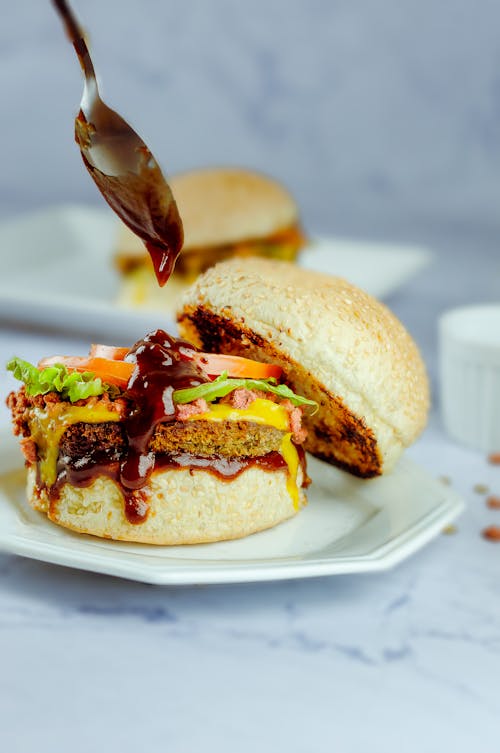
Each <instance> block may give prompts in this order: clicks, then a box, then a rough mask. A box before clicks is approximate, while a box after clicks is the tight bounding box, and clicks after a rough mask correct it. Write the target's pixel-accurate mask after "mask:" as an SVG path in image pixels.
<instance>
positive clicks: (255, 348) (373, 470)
mask: <svg viewBox="0 0 500 753" xmlns="http://www.w3.org/2000/svg"><path fill="white" fill-rule="evenodd" d="M177 319H178V325H179V330H180V333H181V335H182V336H183V337H185V338H186V339H188V340H189V341H190V342H192V343H194V344H195V345H196V346H197V347H199V348H202V349H203V350H204V351H208V352H217V353H225V354H231V355H236V356H238V355H243V354H245V355H246V356H247V357H249V358H253V359H256V360H258V361H260V362H265V363H272V364H275V365H278V366H280V367H281V368H282V379H283V380H284V382H285V383H286V384H287V385H288V386H289V387H290V388H291V389H292V390H295V391H298V392H299V393H300V394H301V395H304V396H305V397H307V398H309V399H310V400H313V401H314V402H315V403H317V405H318V410H317V411H316V412H315V413H314V415H312V414H311V415H307V416H305V417H304V425H305V428H306V430H307V437H306V438H305V442H304V447H305V449H306V450H308V451H309V452H310V453H312V454H313V455H316V456H317V457H319V458H321V459H323V460H326V461H327V462H329V463H332V464H334V465H337V466H339V467H340V468H343V469H345V470H347V471H349V472H351V473H353V474H355V475H357V476H360V477H363V478H370V477H373V476H378V475H380V474H382V473H385V472H386V471H389V470H390V469H391V468H392V467H393V466H394V464H395V462H396V461H397V459H398V458H399V456H400V455H401V453H402V452H403V450H404V448H405V447H407V446H408V445H410V444H411V443H412V442H413V441H414V440H415V439H416V437H417V436H418V435H419V433H420V432H421V431H422V429H423V428H424V426H425V423H426V420H427V413H428V408H429V385H428V380H427V375H426V370H425V366H424V364H423V361H422V358H421V356H420V353H419V351H418V348H417V346H416V344H415V342H414V341H413V339H412V337H411V336H410V334H409V333H408V332H407V331H406V329H405V328H404V326H403V325H402V324H401V322H400V321H399V320H398V319H397V318H396V317H395V316H394V314H392V313H391V312H390V311H389V310H388V309H387V308H386V307H385V306H384V305H383V304H382V303H380V302H379V301H378V300H375V299H374V298H372V297H371V296H370V295H368V294H367V293H365V292H363V291H362V290H359V289H358V288H356V287H354V286H353V285H351V284H350V283H348V282H346V281H345V280H343V279H340V278H337V277H331V276H328V275H324V274H319V273H317V272H312V271H307V270H304V269H301V268H299V267H297V266H296V265H294V264H287V263H284V262H279V261H273V260H269V259H256V258H253V259H244V260H241V259H232V260H228V261H225V262H222V263H220V264H218V265H216V266H215V267H213V268H212V269H209V270H207V271H206V272H205V273H204V274H203V275H202V276H201V277H200V278H199V279H198V280H197V282H196V283H195V284H194V285H193V287H192V288H191V289H190V290H189V291H188V292H187V293H186V294H185V296H184V297H183V300H182V304H181V306H180V307H179V310H178V313H177Z"/></svg>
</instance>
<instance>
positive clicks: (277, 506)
mask: <svg viewBox="0 0 500 753" xmlns="http://www.w3.org/2000/svg"><path fill="white" fill-rule="evenodd" d="M287 478H288V474H287V472H286V470H285V469H280V470H276V471H265V470H262V469H261V468H258V467H250V468H247V469H246V470H245V471H243V472H242V473H240V474H239V475H238V476H236V478H234V479H232V480H230V481H223V480H221V479H219V478H217V477H216V476H214V475H213V474H211V473H209V472H207V471H203V470H197V469H194V470H190V469H180V470H166V471H158V472H156V473H153V475H152V476H151V478H150V480H149V482H148V484H147V485H146V486H145V487H144V489H143V490H142V491H143V493H144V495H145V497H146V499H147V501H148V504H149V513H148V516H147V518H146V520H145V521H144V522H143V523H139V524H132V523H129V521H128V520H127V518H126V516H125V512H124V509H125V506H124V500H123V496H122V493H121V491H120V489H119V487H118V486H117V485H116V484H115V483H114V482H113V481H112V480H111V479H109V478H108V477H107V476H98V477H97V478H96V480H95V481H94V482H93V483H92V484H91V485H90V486H88V487H86V488H80V487H75V486H71V485H70V484H65V485H64V486H63V487H62V489H61V492H60V495H59V498H58V499H55V500H50V499H49V497H48V494H47V492H46V490H43V489H39V488H38V487H37V484H36V469H35V467H34V466H32V467H30V468H29V470H28V481H27V496H28V500H29V502H30V504H31V506H32V507H34V508H35V510H39V511H40V512H44V513H46V515H47V517H48V518H49V520H51V521H52V522H54V523H57V524H58V525H61V526H64V527H65V528H70V529H72V530H73V531H77V532H78V533H86V534H91V535H93V536H100V537H101V538H107V539H116V540H119V541H133V542H139V543H143V544H160V545H174V544H201V543H205V542H210V541H212V542H213V541H225V540H229V539H238V538H242V537H243V536H248V535H249V534H251V533H255V532H257V531H261V530H264V529H265V528H271V527H272V526H275V525H277V524H278V523H281V522H282V521H284V520H287V519H288V518H291V517H292V516H293V515H295V514H296V513H297V512H298V511H299V510H300V508H301V507H303V506H304V505H305V504H306V502H307V500H306V497H305V495H304V493H303V492H302V491H300V494H299V506H298V508H296V507H295V506H294V504H293V501H292V499H291V497H290V494H289V493H288V490H287ZM297 483H298V486H299V490H300V486H301V484H302V472H301V469H300V468H299V473H298V478H297Z"/></svg>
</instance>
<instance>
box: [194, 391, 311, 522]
mask: <svg viewBox="0 0 500 753" xmlns="http://www.w3.org/2000/svg"><path fill="white" fill-rule="evenodd" d="M208 408H209V409H208V411H206V412H205V413H198V414H196V415H193V416H189V418H188V419H187V420H188V421H252V422H254V423H256V424H263V425H265V426H273V427H274V428H275V429H279V431H286V432H287V434H285V435H284V437H283V439H282V440H281V446H280V449H279V452H280V455H281V456H282V457H283V460H284V461H285V463H286V464H287V467H288V478H287V482H286V483H287V489H288V493H289V494H290V496H291V498H292V501H293V504H294V507H295V509H296V510H298V509H299V499H300V497H299V490H298V487H297V472H298V469H299V455H298V452H297V449H296V447H295V445H294V444H293V442H292V434H291V432H289V428H290V419H289V416H288V412H287V410H286V409H285V408H283V406H282V405H278V403H273V401H272V400H265V399H264V398H257V399H256V400H254V401H253V403H251V404H250V406H249V407H248V408H233V407H231V406H230V405H217V404H210V405H209V406H208Z"/></svg>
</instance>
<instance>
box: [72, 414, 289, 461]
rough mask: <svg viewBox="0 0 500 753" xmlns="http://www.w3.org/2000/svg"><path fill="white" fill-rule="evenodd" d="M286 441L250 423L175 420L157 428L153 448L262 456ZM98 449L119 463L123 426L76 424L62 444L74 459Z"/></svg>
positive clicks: (124, 444)
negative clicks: (282, 441)
mask: <svg viewBox="0 0 500 753" xmlns="http://www.w3.org/2000/svg"><path fill="white" fill-rule="evenodd" d="M282 438H283V432H281V431H279V429H275V428H274V427H273V426H263V425H260V424H256V423H251V422H250V421H222V422H220V423H219V422H218V423H214V422H211V421H173V422H171V423H161V424H159V425H158V426H157V427H156V429H155V432H154V434H153V437H152V438H151V441H150V443H149V448H150V450H152V451H153V452H155V453H156V454H161V455H172V454H176V453H182V452H187V453H190V454H193V455H201V456H207V457H210V456H213V455H222V456H224V457H231V458H234V457H260V456H262V455H267V454H268V453H269V452H274V451H276V450H279V448H280V445H281V440H282ZM96 448H98V449H99V454H100V455H102V456H103V457H107V458H109V459H110V460H111V459H112V460H118V459H119V458H120V456H121V455H122V453H124V452H125V450H126V449H127V440H126V437H125V433H124V431H123V427H122V426H121V424H119V423H114V422H109V423H102V424H86V423H77V424H73V425H72V426H70V427H68V429H67V430H66V431H65V433H64V435H63V437H62V439H61V442H60V453H61V455H64V456H66V457H67V458H72V459H75V458H82V457H86V456H89V455H92V454H94V453H95V450H96Z"/></svg>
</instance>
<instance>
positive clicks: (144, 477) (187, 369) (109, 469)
mask: <svg viewBox="0 0 500 753" xmlns="http://www.w3.org/2000/svg"><path fill="white" fill-rule="evenodd" d="M195 352H197V349H196V348H194V347H193V346H192V345H191V344H190V343H188V342H186V341H184V340H179V339H176V338H173V337H171V336H170V335H168V334H167V333H166V332H164V331H163V330H155V331H154V332H151V333H149V334H148V335H146V336H145V337H144V338H143V339H142V340H139V341H138V342H137V343H136V344H135V345H134V346H133V348H132V349H131V350H130V352H129V354H128V355H127V357H126V360H128V361H131V362H132V363H134V364H135V369H134V372H133V374H132V377H131V379H130V380H129V383H128V386H127V390H126V391H125V393H124V397H125V398H127V400H128V401H129V403H130V404H131V405H132V406H133V408H132V409H131V410H130V411H129V413H128V414H127V415H126V417H125V419H124V420H123V422H122V425H123V428H124V432H125V435H126V439H127V449H126V451H125V452H124V453H123V454H122V455H120V454H119V453H118V452H114V451H113V448H111V449H109V450H108V451H107V452H106V453H105V452H103V451H102V450H101V449H100V448H96V449H95V450H94V451H93V452H92V453H91V454H89V455H87V456H86V457H82V458H78V459H76V460H75V459H74V458H71V457H64V456H61V455H60V456H59V459H58V465H57V478H56V482H55V483H54V484H53V485H52V486H51V487H50V488H48V489H47V492H48V494H49V497H50V500H51V501H55V500H57V499H58V497H59V495H60V493H61V490H62V488H63V486H64V485H65V484H66V483H69V484H71V485H72V486H75V487H88V486H90V484H92V482H93V481H94V480H95V478H96V477H97V476H100V475H104V476H107V477H108V478H110V479H111V480H112V481H114V482H115V483H116V484H117V485H118V486H119V488H120V489H121V492H122V495H123V498H124V503H125V515H126V517H127V520H128V521H129V522H130V523H133V524H139V523H143V522H144V521H145V520H146V518H147V516H148V512H149V504H148V501H147V496H146V494H145V493H144V486H145V485H146V483H147V482H148V480H149V478H150V477H151V474H152V473H153V471H160V470H169V469H172V470H174V469H176V470H179V469H186V468H188V469H190V470H194V469H202V470H204V471H208V472H209V473H211V474H213V475H215V476H217V478H219V479H221V480H224V481H231V480H232V479H234V478H236V477H237V476H238V475H239V474H240V473H242V472H243V471H244V470H246V469H247V468H249V467H251V466H257V467H259V468H261V469H263V470H266V471H276V470H279V469H281V468H286V467H287V466H286V462H285V460H284V459H283V457H282V455H281V454H280V453H279V452H270V453H268V454H267V455H263V456H260V457H233V458H231V457H224V456H218V455H215V456H210V457H207V456H202V455H196V454H191V453H177V454H170V455H162V454H155V453H154V452H152V451H151V450H150V449H149V444H150V440H151V437H152V435H153V433H154V431H155V428H156V426H157V425H158V424H159V423H165V422H170V421H174V420H175V405H174V402H173V392H174V391H175V390H178V389H184V388H188V387H196V386H198V385H200V384H203V383H205V382H209V381H210V379H209V378H208V376H206V374H205V373H204V372H203V371H202V370H201V369H200V368H199V366H197V365H196V364H195V363H194V361H193V360H192V356H193V354H194V353H195ZM297 450H298V452H299V459H300V463H301V465H302V470H303V476H304V480H305V483H304V485H306V484H307V481H308V479H307V475H306V472H305V455H304V451H303V450H302V448H301V447H297ZM37 481H38V486H39V487H42V486H43V484H42V480H41V478H40V474H39V473H38V479H37Z"/></svg>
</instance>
